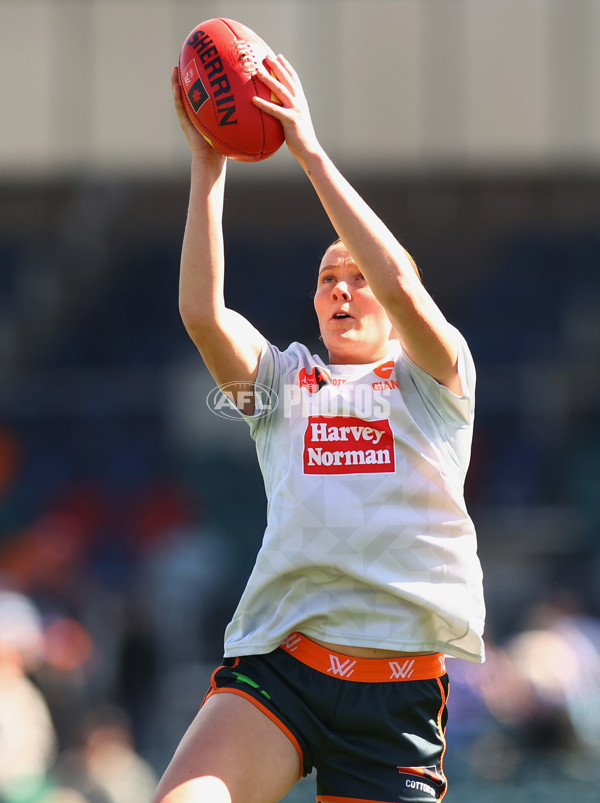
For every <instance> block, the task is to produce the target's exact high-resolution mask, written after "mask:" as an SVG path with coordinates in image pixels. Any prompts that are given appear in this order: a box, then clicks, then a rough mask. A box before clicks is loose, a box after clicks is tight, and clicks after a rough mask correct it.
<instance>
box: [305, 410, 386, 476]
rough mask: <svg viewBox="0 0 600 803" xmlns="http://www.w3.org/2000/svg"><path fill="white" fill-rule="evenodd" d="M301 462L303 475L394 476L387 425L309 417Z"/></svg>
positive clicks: (341, 417) (335, 417) (336, 418)
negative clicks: (384, 474)
mask: <svg viewBox="0 0 600 803" xmlns="http://www.w3.org/2000/svg"><path fill="white" fill-rule="evenodd" d="M303 463H304V473H305V474H382V473H390V474H393V473H394V471H395V470H396V461H395V456H394V438H393V435H392V429H391V427H390V422H389V421H388V420H379V421H365V420H363V419H362V418H355V417H354V416H309V418H308V423H307V426H306V429H305V432H304V455H303Z"/></svg>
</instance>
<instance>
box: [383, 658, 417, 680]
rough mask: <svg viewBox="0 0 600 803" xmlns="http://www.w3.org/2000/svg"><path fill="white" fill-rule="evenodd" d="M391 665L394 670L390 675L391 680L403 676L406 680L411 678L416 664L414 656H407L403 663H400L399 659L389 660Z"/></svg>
mask: <svg viewBox="0 0 600 803" xmlns="http://www.w3.org/2000/svg"><path fill="white" fill-rule="evenodd" d="M388 663H389V665H390V669H391V670H392V674H391V675H390V680H392V679H398V678H402V679H403V680H406V678H409V677H410V676H411V675H412V674H413V672H414V671H415V670H414V669H413V666H414V665H415V659H414V658H407V659H406V661H405V662H404V663H403V664H400V663H399V662H398V661H388Z"/></svg>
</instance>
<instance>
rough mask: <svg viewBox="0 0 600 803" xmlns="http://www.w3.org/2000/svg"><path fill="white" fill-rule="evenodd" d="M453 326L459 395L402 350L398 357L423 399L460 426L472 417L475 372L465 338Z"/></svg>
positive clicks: (446, 418) (451, 422) (441, 414)
mask: <svg viewBox="0 0 600 803" xmlns="http://www.w3.org/2000/svg"><path fill="white" fill-rule="evenodd" d="M452 328H453V330H454V334H455V337H456V342H457V346H458V375H459V377H460V381H461V384H462V388H463V394H462V396H459V395H457V394H456V393H453V392H452V391H451V390H450V389H449V388H447V387H446V386H445V385H441V384H440V383H439V382H438V381H437V380H436V379H434V378H433V377H432V376H430V375H429V374H428V373H427V372H426V371H424V370H423V369H422V368H419V366H418V365H415V363H414V362H413V361H412V360H411V359H410V357H409V356H408V355H407V354H405V353H404V352H403V353H402V354H401V356H400V360H401V361H402V363H403V364H404V365H405V366H406V368H407V370H408V372H409V374H410V376H411V379H412V380H413V382H414V384H415V386H416V388H417V391H418V392H419V395H420V396H421V398H422V399H423V401H424V403H425V404H426V405H427V406H431V407H433V409H434V410H435V412H436V413H437V414H438V415H439V416H440V417H441V418H442V419H443V421H444V422H445V423H446V424H448V425H449V426H454V427H463V426H467V425H469V424H470V422H471V421H472V419H473V414H474V410H475V382H476V372H475V363H474V362H473V357H472V356H471V352H470V350H469V347H468V345H467V341H466V340H465V339H464V337H463V336H462V335H461V333H460V332H459V331H458V329H455V328H454V327H452Z"/></svg>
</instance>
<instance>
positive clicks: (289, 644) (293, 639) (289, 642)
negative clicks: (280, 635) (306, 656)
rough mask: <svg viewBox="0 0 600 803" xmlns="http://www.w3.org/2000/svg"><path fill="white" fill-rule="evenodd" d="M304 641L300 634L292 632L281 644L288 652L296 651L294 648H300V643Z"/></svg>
mask: <svg viewBox="0 0 600 803" xmlns="http://www.w3.org/2000/svg"><path fill="white" fill-rule="evenodd" d="M301 641H302V637H301V636H299V635H298V634H297V633H292V634H291V635H289V636H286V638H284V640H283V641H282V642H281V646H282V647H283V648H284V649H286V650H287V651H288V652H294V650H297V649H298V644H299V643H300V642H301Z"/></svg>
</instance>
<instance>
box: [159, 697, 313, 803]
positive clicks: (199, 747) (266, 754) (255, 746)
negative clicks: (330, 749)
mask: <svg viewBox="0 0 600 803" xmlns="http://www.w3.org/2000/svg"><path fill="white" fill-rule="evenodd" d="M299 776H300V758H299V755H298V752H297V750H296V748H295V747H294V745H293V744H292V742H291V741H290V740H289V739H288V737H287V736H286V735H285V734H284V733H283V731H282V730H280V729H279V727H278V726H277V725H276V724H275V723H273V722H272V721H271V720H270V719H269V718H268V717H267V716H265V715H264V714H263V713H262V712H261V711H260V710H259V709H258V708H256V707H255V706H254V705H253V704H252V703H251V702H249V701H248V700H246V699H245V698H243V697H240V696H238V695H236V694H230V693H227V692H224V693H219V694H213V695H212V696H211V697H209V698H208V700H207V701H206V702H205V704H204V705H203V706H202V708H201V710H200V712H199V713H198V715H197V717H196V719H195V720H194V721H193V722H192V724H191V726H190V728H189V729H188V731H187V733H186V734H185V736H184V737H183V739H182V741H181V743H180V745H179V747H178V748H177V751H176V752H175V755H174V756H173V760H172V761H171V763H170V764H169V766H168V767H167V769H166V771H165V774H164V775H163V777H162V779H161V781H160V783H159V785H158V788H157V790H156V794H155V796H154V798H153V800H152V803H200V801H201V803H277V801H279V800H281V798H282V797H284V795H285V794H286V793H287V792H288V791H289V790H290V789H291V788H292V786H293V785H294V784H295V782H296V781H297V780H298V778H299Z"/></svg>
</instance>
